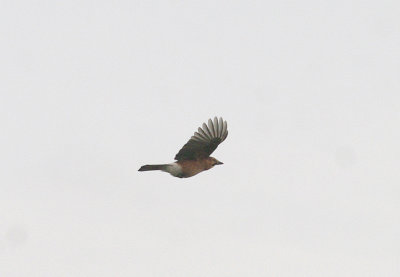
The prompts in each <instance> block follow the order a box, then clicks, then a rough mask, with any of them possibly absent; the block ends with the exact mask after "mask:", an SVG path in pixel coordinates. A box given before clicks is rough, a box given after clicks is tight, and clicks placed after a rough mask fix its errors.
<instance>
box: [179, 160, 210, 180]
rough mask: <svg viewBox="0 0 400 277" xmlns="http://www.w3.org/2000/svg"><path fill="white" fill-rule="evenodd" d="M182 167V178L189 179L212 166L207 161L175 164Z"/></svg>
mask: <svg viewBox="0 0 400 277" xmlns="http://www.w3.org/2000/svg"><path fill="white" fill-rule="evenodd" d="M177 163H178V164H179V165H180V166H181V167H182V177H191V176H194V175H196V174H198V173H200V172H202V171H204V170H207V169H210V168H211V167H212V166H211V164H210V161H208V159H207V158H206V159H199V160H182V161H178V162H177Z"/></svg>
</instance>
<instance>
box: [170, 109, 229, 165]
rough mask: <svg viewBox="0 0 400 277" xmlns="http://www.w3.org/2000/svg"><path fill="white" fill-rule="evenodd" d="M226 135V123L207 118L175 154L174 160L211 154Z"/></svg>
mask: <svg viewBox="0 0 400 277" xmlns="http://www.w3.org/2000/svg"><path fill="white" fill-rule="evenodd" d="M227 136H228V124H227V123H226V121H224V120H223V119H222V117H220V118H219V120H218V118H217V117H214V121H213V120H211V119H209V120H208V126H207V125H206V124H205V123H203V126H202V127H200V128H199V129H198V131H197V132H195V133H194V135H193V136H192V137H191V138H190V140H189V141H188V142H187V143H186V144H185V145H184V146H183V147H182V149H181V150H179V152H178V154H176V155H175V160H196V159H199V158H206V157H208V156H210V155H211V153H212V152H214V150H215V149H216V148H217V146H218V145H219V144H220V143H221V142H223V141H224V140H225V139H226V137H227Z"/></svg>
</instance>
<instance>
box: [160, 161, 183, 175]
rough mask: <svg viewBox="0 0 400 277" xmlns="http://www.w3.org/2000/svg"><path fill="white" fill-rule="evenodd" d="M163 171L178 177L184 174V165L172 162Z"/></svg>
mask: <svg viewBox="0 0 400 277" xmlns="http://www.w3.org/2000/svg"><path fill="white" fill-rule="evenodd" d="M163 171H165V172H168V173H169V174H171V175H172V176H175V177H177V176H178V175H181V174H182V167H181V166H180V165H179V164H177V163H171V164H169V165H168V166H167V167H166V168H165V169H164V170H163Z"/></svg>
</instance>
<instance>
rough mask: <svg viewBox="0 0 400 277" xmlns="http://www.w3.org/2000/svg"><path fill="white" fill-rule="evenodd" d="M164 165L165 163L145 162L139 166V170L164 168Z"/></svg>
mask: <svg viewBox="0 0 400 277" xmlns="http://www.w3.org/2000/svg"><path fill="white" fill-rule="evenodd" d="M166 166H167V165H166V164H146V165H144V166H142V167H141V168H139V171H149V170H164V169H165V167H166Z"/></svg>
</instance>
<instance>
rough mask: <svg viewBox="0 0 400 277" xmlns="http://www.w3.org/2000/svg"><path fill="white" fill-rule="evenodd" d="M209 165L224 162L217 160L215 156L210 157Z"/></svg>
mask: <svg viewBox="0 0 400 277" xmlns="http://www.w3.org/2000/svg"><path fill="white" fill-rule="evenodd" d="M210 162H211V166H214V165H219V164H224V163H223V162H220V161H218V160H217V159H216V158H213V157H210Z"/></svg>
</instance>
